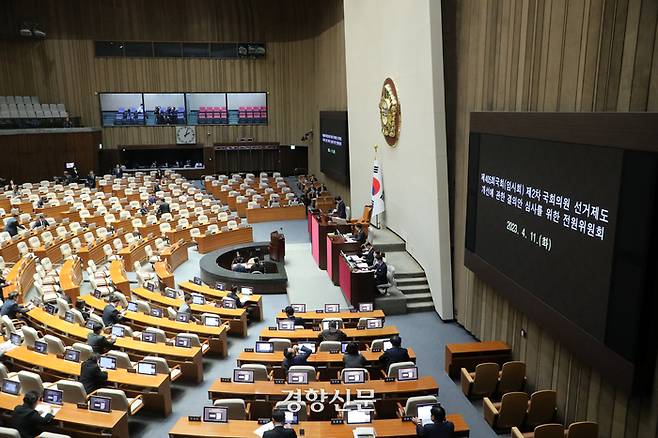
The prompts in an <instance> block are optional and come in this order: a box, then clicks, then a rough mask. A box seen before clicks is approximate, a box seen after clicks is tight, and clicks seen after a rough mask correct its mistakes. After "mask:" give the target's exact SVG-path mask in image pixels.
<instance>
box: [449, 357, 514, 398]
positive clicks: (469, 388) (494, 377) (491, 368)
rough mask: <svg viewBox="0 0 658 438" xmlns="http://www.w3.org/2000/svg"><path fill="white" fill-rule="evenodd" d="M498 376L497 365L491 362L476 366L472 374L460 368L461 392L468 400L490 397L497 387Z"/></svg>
mask: <svg viewBox="0 0 658 438" xmlns="http://www.w3.org/2000/svg"><path fill="white" fill-rule="evenodd" d="M498 375H499V367H498V364H497V363H493V362H491V363H489V362H487V363H481V364H478V365H477V366H476V367H475V372H474V373H469V372H468V370H467V369H466V368H462V369H461V387H462V392H463V393H464V395H465V396H466V397H468V398H481V397H491V396H492V395H493V394H494V392H495V391H496V386H497V385H498ZM508 392H510V391H508Z"/></svg>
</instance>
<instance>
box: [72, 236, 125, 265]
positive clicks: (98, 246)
mask: <svg viewBox="0 0 658 438" xmlns="http://www.w3.org/2000/svg"><path fill="white" fill-rule="evenodd" d="M124 235H125V233H124V232H123V230H117V231H115V232H114V233H112V234H109V235H108V236H107V237H106V238H105V239H103V240H97V241H96V243H95V244H94V245H92V246H91V247H90V246H89V245H86V244H85V245H83V246H82V247H81V248H80V251H78V252H77V255H78V257H80V258H81V259H82V264H83V266H85V267H86V266H87V263H88V262H89V260H93V261H94V263H96V264H97V265H100V264H101V263H102V262H103V261H104V260H105V253H104V252H103V246H105V245H106V244H109V245H110V246H111V245H112V241H113V240H114V239H123V236H124ZM83 236H84V234H83ZM80 240H83V241H84V239H80Z"/></svg>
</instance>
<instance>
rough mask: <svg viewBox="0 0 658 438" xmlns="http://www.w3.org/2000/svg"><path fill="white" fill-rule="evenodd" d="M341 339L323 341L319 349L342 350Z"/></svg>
mask: <svg viewBox="0 0 658 438" xmlns="http://www.w3.org/2000/svg"><path fill="white" fill-rule="evenodd" d="M340 349H341V343H340V341H322V342H320V345H319V346H318V351H340Z"/></svg>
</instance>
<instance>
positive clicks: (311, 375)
mask: <svg viewBox="0 0 658 438" xmlns="http://www.w3.org/2000/svg"><path fill="white" fill-rule="evenodd" d="M288 372H289V373H290V372H298V373H305V374H306V376H307V378H308V381H309V382H315V381H318V380H320V373H319V372H318V371H316V370H315V368H314V367H312V366H310V365H293V366H291V367H290V368H288Z"/></svg>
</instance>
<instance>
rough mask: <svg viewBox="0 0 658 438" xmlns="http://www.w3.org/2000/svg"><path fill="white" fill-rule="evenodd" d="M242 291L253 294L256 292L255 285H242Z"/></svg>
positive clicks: (245, 293) (244, 293)
mask: <svg viewBox="0 0 658 438" xmlns="http://www.w3.org/2000/svg"><path fill="white" fill-rule="evenodd" d="M240 293H241V294H242V295H253V294H254V288H253V287H249V286H242V287H241V288H240Z"/></svg>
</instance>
